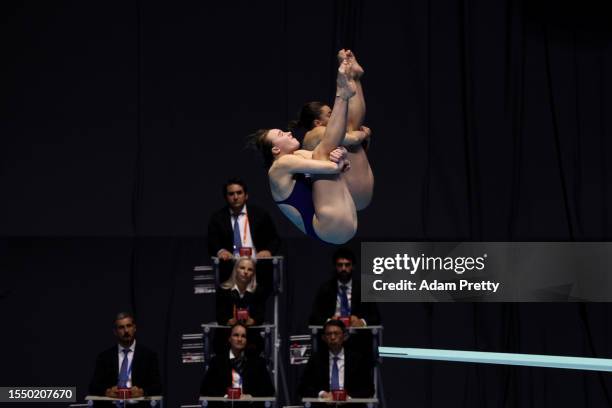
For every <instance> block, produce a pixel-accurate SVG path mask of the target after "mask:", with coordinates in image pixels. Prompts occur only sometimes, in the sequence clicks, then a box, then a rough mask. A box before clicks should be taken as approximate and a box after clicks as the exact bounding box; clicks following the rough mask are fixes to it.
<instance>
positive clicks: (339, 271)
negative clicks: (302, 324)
mask: <svg viewBox="0 0 612 408" xmlns="http://www.w3.org/2000/svg"><path fill="white" fill-rule="evenodd" d="M332 260H333V264H334V277H333V278H332V279H330V280H329V281H327V282H325V283H324V284H323V285H322V286H321V287H320V288H319V290H318V291H317V294H316V296H315V301H314V304H313V308H312V313H311V314H310V319H309V324H311V325H323V324H324V323H325V322H326V321H327V320H329V319H339V318H341V317H346V318H348V319H349V321H350V325H351V326H354V327H361V326H365V325H366V324H369V325H378V324H380V315H379V314H378V308H377V307H376V304H375V303H366V302H363V303H362V302H361V282H360V280H359V279H358V278H357V277H355V276H353V268H354V266H355V263H356V261H357V259H356V257H355V254H354V253H353V251H351V250H350V249H349V248H346V247H342V248H339V249H338V250H336V252H335V253H334V255H333V257H332Z"/></svg>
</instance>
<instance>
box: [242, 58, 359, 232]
mask: <svg viewBox="0 0 612 408" xmlns="http://www.w3.org/2000/svg"><path fill="white" fill-rule="evenodd" d="M354 68H355V66H354V65H353V62H352V61H351V59H349V58H342V61H341V63H340V67H339V68H338V75H337V80H336V85H337V86H336V98H335V101H334V107H333V109H332V112H331V114H330V116H329V120H328V121H327V126H326V127H325V130H324V134H323V135H322V137H321V138H320V142H319V144H318V145H317V146H316V147H315V148H314V150H312V151H307V150H300V142H299V141H298V140H297V139H295V138H294V137H293V135H292V134H291V133H290V132H283V131H282V130H280V129H269V130H267V129H262V130H258V131H257V132H256V133H255V134H254V135H253V136H252V138H253V142H254V143H255V145H256V146H257V147H258V149H259V150H260V151H261V152H262V154H263V156H264V160H265V161H266V165H268V166H269V170H268V177H269V180H270V188H271V191H272V197H273V198H274V201H276V203H277V204H278V206H279V208H280V209H281V211H282V212H283V213H284V214H285V216H287V218H289V219H290V220H291V221H292V222H293V223H294V224H295V225H296V226H297V227H298V228H300V229H301V230H302V231H303V232H304V233H306V234H308V235H310V236H313V237H315V238H318V239H320V240H322V241H325V242H329V243H332V244H343V243H345V242H347V241H348V240H349V239H351V238H352V237H353V236H354V235H355V232H356V230H357V213H356V209H355V203H354V202H353V198H352V197H351V194H350V192H349V190H348V188H347V183H346V181H345V180H344V179H343V178H341V177H340V173H342V172H343V171H347V170H349V168H350V167H351V165H350V162H349V161H348V160H347V151H346V149H344V148H342V147H339V146H341V144H342V141H343V139H344V137H345V132H346V128H347V115H348V110H349V99H350V98H351V97H353V96H354V95H355V94H356V92H357V85H356V83H355V79H354V77H355V76H356V74H355V73H354V72H353V69H354ZM307 176H309V177H307ZM310 179H311V180H312V181H310Z"/></svg>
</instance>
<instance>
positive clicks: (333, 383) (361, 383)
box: [299, 320, 374, 400]
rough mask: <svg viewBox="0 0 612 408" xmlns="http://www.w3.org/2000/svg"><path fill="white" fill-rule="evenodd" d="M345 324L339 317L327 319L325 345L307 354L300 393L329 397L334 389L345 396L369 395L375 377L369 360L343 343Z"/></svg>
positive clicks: (327, 398) (324, 330) (303, 395)
mask: <svg viewBox="0 0 612 408" xmlns="http://www.w3.org/2000/svg"><path fill="white" fill-rule="evenodd" d="M346 335H347V331H346V327H345V326H344V323H343V322H342V321H340V320H329V321H328V322H327V323H325V325H324V326H323V342H324V343H325V344H326V345H327V347H324V348H323V349H321V350H319V351H317V352H316V353H315V354H314V355H312V356H311V357H310V360H309V361H308V364H307V365H306V369H305V370H304V375H303V377H302V381H301V383H300V390H299V391H300V395H301V396H302V397H307V398H317V397H318V398H320V399H322V400H332V393H333V391H337V390H344V391H345V392H346V396H347V397H348V398H350V397H353V398H370V397H372V396H373V395H374V380H373V371H372V364H371V362H370V360H368V359H365V358H363V357H362V355H361V354H359V353H357V352H355V351H352V350H348V349H346V348H345V347H344V341H345V338H346Z"/></svg>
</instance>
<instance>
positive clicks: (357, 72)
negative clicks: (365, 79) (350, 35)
mask: <svg viewBox="0 0 612 408" xmlns="http://www.w3.org/2000/svg"><path fill="white" fill-rule="evenodd" d="M342 51H344V50H342ZM338 55H340V53H338ZM344 55H345V56H346V60H347V61H348V62H349V63H350V64H351V72H350V75H351V76H352V78H353V79H359V78H361V76H362V75H363V72H364V71H363V68H362V67H361V65H359V63H358V62H357V58H355V54H353V51H351V50H346V51H345V52H344Z"/></svg>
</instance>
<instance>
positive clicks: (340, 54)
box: [336, 48, 346, 65]
mask: <svg viewBox="0 0 612 408" xmlns="http://www.w3.org/2000/svg"><path fill="white" fill-rule="evenodd" d="M336 57H337V58H338V65H340V64H342V61H344V60H345V59H346V50H345V49H344V48H343V49H341V50H340V51H338V55H337V56H336Z"/></svg>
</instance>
